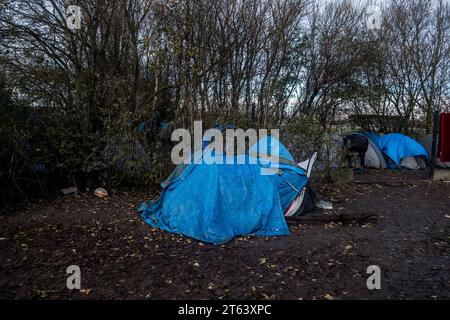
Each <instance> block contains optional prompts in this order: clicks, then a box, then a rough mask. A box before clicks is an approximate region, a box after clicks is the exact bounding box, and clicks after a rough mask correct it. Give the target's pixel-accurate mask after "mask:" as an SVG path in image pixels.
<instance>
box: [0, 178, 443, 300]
mask: <svg viewBox="0 0 450 320" xmlns="http://www.w3.org/2000/svg"><path fill="white" fill-rule="evenodd" d="M421 174H422V175H423V176H424V177H423V178H426V173H424V172H422V173H421ZM408 175H409V176H408ZM408 177H409V178H414V179H421V178H422V177H421V176H420V174H418V173H412V172H406V171H405V172H403V173H398V172H394V173H390V172H387V171H385V172H375V173H374V172H373V171H371V172H369V173H366V174H362V175H359V176H355V179H356V180H358V181H366V182H367V181H374V182H372V183H352V184H349V185H347V186H345V187H343V188H342V190H340V191H336V190H334V189H326V188H324V189H323V190H321V195H322V197H323V198H328V199H333V200H335V201H336V203H334V207H335V208H334V210H333V212H342V213H348V214H361V213H373V214H376V215H377V216H378V222H377V223H375V224H373V225H370V224H368V225H354V226H351V225H339V224H326V225H300V226H297V225H294V226H291V231H292V235H290V236H286V237H278V238H258V237H249V238H239V239H235V240H234V241H232V242H231V243H229V244H227V245H223V246H217V247H215V246H212V245H208V244H202V243H199V242H197V241H195V240H191V239H188V238H186V237H183V236H180V235H173V234H168V233H166V232H162V231H159V230H156V229H152V228H150V227H149V226H148V225H146V224H144V223H142V222H141V220H140V218H139V216H138V214H137V212H136V210H137V206H138V205H139V203H140V202H141V201H142V200H144V199H145V198H146V195H145V194H134V193H120V194H118V195H116V196H114V197H111V198H110V199H108V200H99V199H96V198H94V197H93V196H92V195H91V194H83V195H80V196H78V197H74V196H69V197H61V198H58V199H57V200H55V201H52V202H51V203H37V204H34V205H32V206H30V207H29V208H28V209H27V210H25V211H22V212H19V213H14V214H9V215H7V216H1V217H0V248H1V249H0V261H1V262H2V263H1V267H0V268H1V269H0V298H4V299H5V298H6V299H14V298H41V299H42V298H43V299H49V298H50V299H53V298H66V299H111V298H112V299H204V298H216V299H219V298H223V299H227V298H228V299H231V298H234V299H313V298H317V299H331V298H336V299H349V298H356V299H359V298H364V299H367V298H374V299H382V298H383V299H384V298H426V299H443V298H446V299H449V298H450V246H449V244H450V183H434V184H430V183H426V182H420V183H411V182H402V180H403V181H405V180H407V178H408ZM377 181H388V182H389V183H377ZM392 181H393V182H394V183H391V182H392ZM314 214H325V213H324V212H316V213H314ZM328 214H329V213H328ZM72 264H76V265H79V266H80V267H81V272H82V287H83V288H84V289H91V290H83V291H82V292H80V291H78V290H74V291H70V290H68V289H67V288H66V277H67V275H66V268H67V267H68V266H69V265H72ZM369 265H378V266H379V267H380V268H381V272H382V283H381V286H382V288H381V290H372V291H369V290H368V289H367V287H366V279H367V276H368V275H367V274H366V269H367V267H368V266H369ZM87 293H88V294H87Z"/></svg>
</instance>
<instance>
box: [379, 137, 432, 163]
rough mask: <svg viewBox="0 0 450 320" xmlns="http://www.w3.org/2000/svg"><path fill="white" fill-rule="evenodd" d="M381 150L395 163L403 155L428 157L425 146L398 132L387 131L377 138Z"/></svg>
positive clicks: (403, 156) (398, 161)
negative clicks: (387, 132)
mask: <svg viewBox="0 0 450 320" xmlns="http://www.w3.org/2000/svg"><path fill="white" fill-rule="evenodd" d="M378 144H379V147H380V149H381V151H382V152H383V153H384V154H385V155H387V156H388V157H389V158H390V159H391V160H392V161H393V162H394V163H395V164H396V165H399V164H400V162H401V161H402V159H403V158H405V157H417V156H423V157H424V158H428V154H427V151H426V150H425V148H424V147H423V146H422V145H421V144H420V143H418V142H417V141H415V140H414V139H412V138H410V137H408V136H405V135H403V134H400V133H389V134H386V135H384V136H382V137H380V139H379V140H378Z"/></svg>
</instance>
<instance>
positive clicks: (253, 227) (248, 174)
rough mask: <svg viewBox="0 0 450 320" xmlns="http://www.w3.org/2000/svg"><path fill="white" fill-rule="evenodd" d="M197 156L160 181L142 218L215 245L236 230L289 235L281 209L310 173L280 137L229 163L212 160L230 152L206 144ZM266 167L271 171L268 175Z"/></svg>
mask: <svg viewBox="0 0 450 320" xmlns="http://www.w3.org/2000/svg"><path fill="white" fill-rule="evenodd" d="M258 152H259V153H258ZM275 153H278V154H279V162H277V163H275V162H274V161H273V159H272V158H271V157H270V156H271V155H274V154H275ZM198 157H201V158H202V159H203V161H194V162H193V163H190V164H184V165H183V164H181V165H179V166H178V167H177V168H176V169H175V170H174V172H173V173H172V174H171V175H170V176H169V178H168V179H167V180H166V181H164V182H163V183H162V187H163V191H162V193H161V195H160V197H159V198H158V199H157V200H156V201H155V202H153V203H151V204H147V203H143V204H142V205H141V208H140V212H141V215H142V218H143V219H144V221H145V222H147V223H148V224H150V225H152V226H155V227H158V228H161V229H163V230H166V231H169V232H173V233H180V234H184V235H187V236H189V237H192V238H195V239H198V240H201V241H205V242H210V243H213V244H221V243H226V242H228V241H230V240H231V239H233V238H234V237H235V236H238V235H248V234H254V235H261V236H275V235H287V234H289V230H288V227H287V224H286V221H285V219H284V212H285V211H286V209H287V208H288V207H289V206H290V204H291V203H292V202H293V201H294V200H295V199H296V198H297V196H298V195H299V193H301V191H302V190H303V189H304V188H305V187H306V185H307V182H308V178H307V176H306V174H305V171H304V170H303V169H301V168H300V167H299V166H298V165H297V164H296V163H295V162H294V159H293V158H292V155H291V154H290V153H289V151H288V150H287V149H286V148H285V147H284V146H283V145H282V144H281V143H279V141H278V140H276V139H275V138H273V137H270V136H267V137H264V138H262V139H261V140H260V141H258V142H257V144H256V145H254V146H252V147H251V148H250V152H249V153H248V154H241V155H236V156H233V163H232V164H227V162H226V161H223V163H224V164H218V163H214V161H215V160H216V162H217V160H220V157H228V156H227V155H224V154H216V153H215V152H212V151H211V150H210V148H209V147H207V148H205V149H204V150H203V151H201V152H198V153H197V154H194V158H195V159H198ZM251 160H252V161H251ZM239 163H241V164H239ZM274 165H278V167H276V168H274ZM265 170H266V171H265ZM270 170H275V171H274V172H272V173H275V174H267V173H271V172H270ZM263 173H265V174H263Z"/></svg>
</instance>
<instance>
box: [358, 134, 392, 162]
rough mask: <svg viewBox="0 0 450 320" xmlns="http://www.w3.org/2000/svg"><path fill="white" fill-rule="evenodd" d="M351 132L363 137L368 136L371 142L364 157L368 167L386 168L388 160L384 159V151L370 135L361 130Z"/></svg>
mask: <svg viewBox="0 0 450 320" xmlns="http://www.w3.org/2000/svg"><path fill="white" fill-rule="evenodd" d="M351 134H358V135H361V136H362V137H364V138H366V139H367V140H368V142H369V145H368V147H367V151H366V155H365V157H364V162H365V165H366V167H370V168H377V169H386V167H387V166H386V161H385V160H384V157H383V153H382V152H381V150H380V148H378V146H377V144H376V143H375V142H373V141H372V140H371V139H370V138H369V137H367V136H365V135H364V134H362V133H361V132H352V133H351Z"/></svg>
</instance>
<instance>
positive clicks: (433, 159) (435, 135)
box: [430, 111, 439, 180]
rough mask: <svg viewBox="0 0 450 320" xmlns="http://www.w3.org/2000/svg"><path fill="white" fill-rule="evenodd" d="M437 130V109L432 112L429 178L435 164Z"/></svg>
mask: <svg viewBox="0 0 450 320" xmlns="http://www.w3.org/2000/svg"><path fill="white" fill-rule="evenodd" d="M438 132H439V111H435V112H434V123H433V140H432V143H431V170H430V179H431V180H433V176H434V168H435V166H436V153H437V150H436V148H437V146H436V145H437V135H438Z"/></svg>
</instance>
